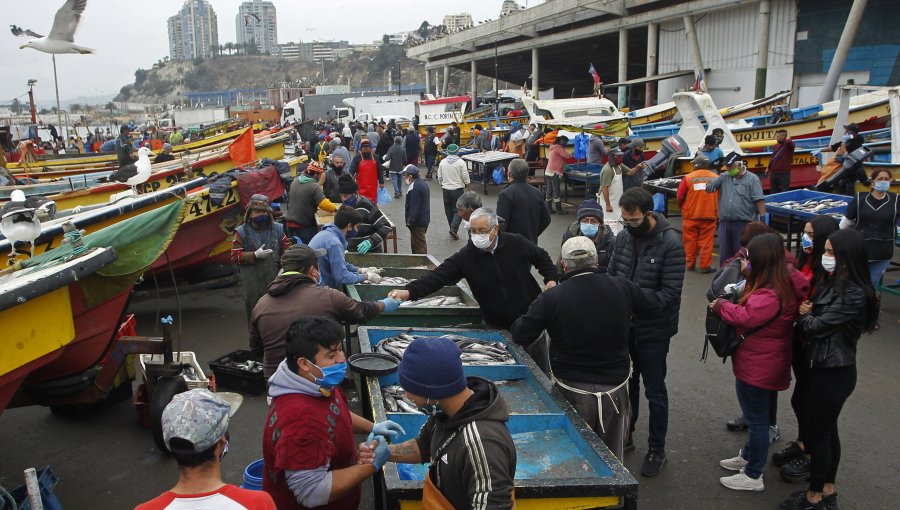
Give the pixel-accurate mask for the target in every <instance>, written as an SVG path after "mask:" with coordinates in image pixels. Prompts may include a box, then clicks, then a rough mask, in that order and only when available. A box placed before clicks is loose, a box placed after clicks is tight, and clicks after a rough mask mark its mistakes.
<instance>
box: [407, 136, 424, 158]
mask: <svg viewBox="0 0 900 510" xmlns="http://www.w3.org/2000/svg"><path fill="white" fill-rule="evenodd" d="M404 143H405V146H404V148H405V149H406V160H407V161H412V160H413V159H415V158H418V157H419V152H420V151H421V150H422V145H421V144H422V139H421V138H419V133H417V132H415V131H410V132H409V133H406V140H405V141H404Z"/></svg>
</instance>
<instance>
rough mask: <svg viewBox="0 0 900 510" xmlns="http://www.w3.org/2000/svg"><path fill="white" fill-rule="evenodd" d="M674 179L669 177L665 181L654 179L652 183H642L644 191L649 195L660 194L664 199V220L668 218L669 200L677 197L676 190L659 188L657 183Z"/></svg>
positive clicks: (664, 187)
mask: <svg viewBox="0 0 900 510" xmlns="http://www.w3.org/2000/svg"><path fill="white" fill-rule="evenodd" d="M670 179H675V177H669V178H666V179H654V180H652V181H644V189H645V190H647V191H648V192H650V194H651V195H652V194H654V193H662V194H663V195H665V197H666V205H665V208H664V209H663V216H665V217H666V218H668V217H669V199H672V198H676V197H677V196H678V188H668V187H666V186H661V185H660V183H659V182H658V181H662V180H670Z"/></svg>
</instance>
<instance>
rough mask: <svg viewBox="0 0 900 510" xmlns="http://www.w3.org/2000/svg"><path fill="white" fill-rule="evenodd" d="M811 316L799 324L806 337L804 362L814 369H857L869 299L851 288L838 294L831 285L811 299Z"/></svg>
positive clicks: (802, 317)
mask: <svg viewBox="0 0 900 510" xmlns="http://www.w3.org/2000/svg"><path fill="white" fill-rule="evenodd" d="M810 301H812V304H813V308H812V313H808V314H806V315H801V316H800V318H799V319H798V320H797V324H798V326H799V328H800V330H801V332H802V333H803V336H804V337H806V342H805V343H804V344H803V358H804V361H805V362H806V363H807V364H808V365H809V366H810V367H815V368H832V367H844V366H851V365H856V343H857V341H859V337H860V336H861V335H862V330H863V324H864V321H865V320H866V296H865V293H864V292H863V290H862V289H860V288H859V287H857V286H856V285H854V284H848V285H847V287H846V288H845V289H844V291H843V292H838V291H836V289H835V288H834V285H833V284H829V285H827V286H826V287H824V288H822V289H821V291H819V292H816V295H815V296H813V297H812V299H810Z"/></svg>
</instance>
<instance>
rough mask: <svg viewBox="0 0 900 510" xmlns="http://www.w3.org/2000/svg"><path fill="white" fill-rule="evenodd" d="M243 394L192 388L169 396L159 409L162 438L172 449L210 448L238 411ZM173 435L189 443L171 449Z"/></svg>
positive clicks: (198, 450)
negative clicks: (162, 407) (160, 411)
mask: <svg viewBox="0 0 900 510" xmlns="http://www.w3.org/2000/svg"><path fill="white" fill-rule="evenodd" d="M241 402H243V397H242V396H241V395H239V394H237V393H225V392H223V393H212V392H210V391H209V390H206V389H203V388H194V389H192V390H190V391H185V392H183V393H179V394H177V395H175V396H174V397H172V401H171V402H169V405H167V406H166V408H165V409H163V412H162V419H161V422H162V433H163V441H165V443H166V446H168V447H169V450H170V451H172V452H173V453H184V454H191V453H200V452H204V451H206V450H208V449H210V448H212V447H213V446H214V445H215V444H216V443H217V442H218V441H219V440H220V439H222V437H223V436H224V435H225V433H226V432H228V420H229V419H230V418H231V417H232V416H233V415H234V413H235V412H237V410H238V408H239V407H240V406H241ZM174 438H178V439H182V440H184V441H186V442H188V443H190V444H191V447H190V448H179V449H174V448H172V447H171V445H170V444H169V441H171V440H172V439H174Z"/></svg>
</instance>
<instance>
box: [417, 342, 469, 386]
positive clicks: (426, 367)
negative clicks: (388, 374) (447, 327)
mask: <svg viewBox="0 0 900 510" xmlns="http://www.w3.org/2000/svg"><path fill="white" fill-rule="evenodd" d="M461 354H462V351H460V350H459V346H457V345H456V343H454V342H453V340H450V339H449V338H444V337H420V338H417V339H416V340H414V341H413V342H411V343H410V344H409V347H407V348H406V352H404V353H403V359H402V360H401V361H400V386H401V387H402V388H403V389H404V390H406V391H408V392H410V393H412V394H413V395H416V396H419V397H425V398H429V399H433V400H440V399H442V398H447V397H452V396H453V395H456V394H458V393H460V392H461V391H463V390H465V389H466V387H467V386H468V383H467V382H466V376H465V375H463V367H462V360H461V359H460V355H461Z"/></svg>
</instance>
